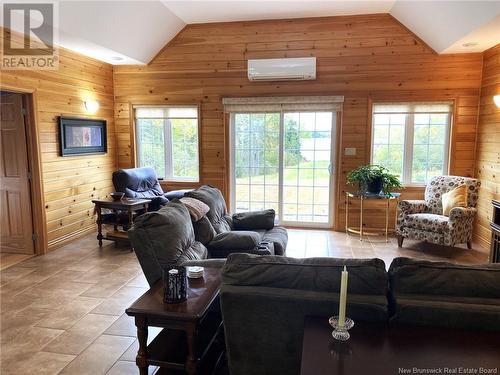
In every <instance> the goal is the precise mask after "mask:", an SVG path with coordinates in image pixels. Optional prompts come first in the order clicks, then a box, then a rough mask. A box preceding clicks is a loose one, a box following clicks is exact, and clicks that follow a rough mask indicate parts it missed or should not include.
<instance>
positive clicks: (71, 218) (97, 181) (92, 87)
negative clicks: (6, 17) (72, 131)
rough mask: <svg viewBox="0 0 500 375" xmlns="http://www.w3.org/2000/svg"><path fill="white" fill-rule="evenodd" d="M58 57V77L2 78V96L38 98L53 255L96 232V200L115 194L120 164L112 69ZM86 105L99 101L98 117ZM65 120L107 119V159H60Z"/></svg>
mask: <svg viewBox="0 0 500 375" xmlns="http://www.w3.org/2000/svg"><path fill="white" fill-rule="evenodd" d="M2 35H3V34H2ZM2 43H3V39H2ZM59 57H60V63H59V69H58V70H56V71H29V70H11V71H8V70H2V72H1V76H0V87H1V88H2V90H4V89H6V90H9V89H10V90H13V91H20V92H33V93H34V95H35V100H36V103H35V107H36V114H35V117H36V121H37V125H38V130H39V134H38V136H39V141H40V146H41V147H40V149H41V164H42V179H43V190H44V198H45V215H46V225H47V239H48V249H49V250H51V249H53V248H55V247H57V246H59V245H60V244H62V243H64V242H66V241H68V240H71V239H73V238H76V237H77V236H79V235H81V234H83V233H85V232H88V231H89V230H92V229H93V228H95V217H94V214H93V204H92V203H91V200H92V199H95V198H102V197H105V196H106V195H107V194H108V193H109V192H111V191H113V185H112V182H111V173H112V171H113V170H114V169H115V167H116V160H117V153H116V141H115V139H116V137H115V125H114V123H115V120H114V98H113V68H112V66H111V65H109V64H106V63H103V62H99V61H97V60H94V59H90V58H88V57H84V56H81V55H78V54H76V53H72V52H69V51H67V50H63V49H60V51H59ZM85 100H97V101H98V102H99V104H100V108H99V111H98V112H97V113H96V114H93V115H88V114H87V113H85V109H84V105H83V102H84V101H85ZM61 114H64V115H67V116H74V117H89V118H98V119H105V120H106V121H107V124H108V128H107V131H108V152H107V154H105V155H89V156H69V157H61V156H59V138H58V126H59V125H58V123H57V116H59V115H61Z"/></svg>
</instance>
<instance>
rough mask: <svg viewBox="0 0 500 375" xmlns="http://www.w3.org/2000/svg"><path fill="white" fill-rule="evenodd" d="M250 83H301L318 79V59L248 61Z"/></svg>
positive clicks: (298, 58)
mask: <svg viewBox="0 0 500 375" xmlns="http://www.w3.org/2000/svg"><path fill="white" fill-rule="evenodd" d="M248 79H249V80H250V81H301V80H312V79H316V57H297V58H286V59H258V60H248Z"/></svg>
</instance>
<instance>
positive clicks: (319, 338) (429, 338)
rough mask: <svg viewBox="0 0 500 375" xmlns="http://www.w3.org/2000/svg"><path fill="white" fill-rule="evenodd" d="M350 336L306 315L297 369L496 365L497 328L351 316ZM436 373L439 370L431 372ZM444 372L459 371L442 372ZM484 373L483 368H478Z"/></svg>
mask: <svg viewBox="0 0 500 375" xmlns="http://www.w3.org/2000/svg"><path fill="white" fill-rule="evenodd" d="M349 332H350V334H351V338H350V339H349V340H348V341H346V342H339V341H336V340H334V339H333V337H332V327H331V326H330V325H329V324H328V318H327V317H321V318H320V317H306V319H305V324H304V338H303V344H302V363H301V370H300V374H301V375H353V374H384V375H398V374H414V373H415V372H413V369H414V368H417V369H438V371H439V369H441V373H443V374H445V373H446V372H444V369H445V368H448V369H459V368H462V369H470V368H475V369H477V370H478V372H462V373H463V374H465V373H467V374H479V368H483V369H496V372H490V373H494V374H497V373H498V371H499V370H500V361H499V355H498V353H500V341H499V340H498V339H499V335H498V333H490V332H478V331H465V330H454V329H447V328H433V327H419V326H409V325H395V326H388V325H387V324H386V323H367V322H355V325H354V327H353V328H352V329H351V330H350V331H349ZM435 373H436V374H437V373H439V372H435ZM448 373H449V374H452V373H457V374H459V372H458V371H457V372H448ZM483 373H484V374H487V373H488V372H483Z"/></svg>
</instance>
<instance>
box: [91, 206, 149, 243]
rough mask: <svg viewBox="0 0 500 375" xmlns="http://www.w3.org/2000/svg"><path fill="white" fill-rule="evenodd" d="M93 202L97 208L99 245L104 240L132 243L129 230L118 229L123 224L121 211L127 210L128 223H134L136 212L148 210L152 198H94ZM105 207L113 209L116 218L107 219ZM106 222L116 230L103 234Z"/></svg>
mask: <svg viewBox="0 0 500 375" xmlns="http://www.w3.org/2000/svg"><path fill="white" fill-rule="evenodd" d="M92 203H94V204H95V210H96V212H97V240H98V241H99V247H101V246H102V240H110V241H115V242H125V243H127V244H130V241H129V239H128V236H127V232H126V231H124V230H119V229H118V228H119V226H120V225H122V226H123V224H122V223H119V222H118V217H119V213H120V212H126V213H127V216H128V224H127V225H132V222H133V219H134V213H136V212H137V211H140V210H143V211H147V210H148V206H149V204H150V203H151V200H150V199H131V198H123V199H121V200H119V201H115V200H111V199H96V200H93V201H92ZM103 209H108V210H111V211H113V214H114V215H113V216H114V219H106V218H105V216H104V215H103V213H102V210H103ZM105 224H109V225H113V228H114V230H113V231H107V232H106V233H104V234H103V232H102V226H103V225H105Z"/></svg>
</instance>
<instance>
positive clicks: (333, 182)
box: [224, 107, 343, 230]
mask: <svg viewBox="0 0 500 375" xmlns="http://www.w3.org/2000/svg"><path fill="white" fill-rule="evenodd" d="M284 112H285V111H280V133H281V132H282V131H283V124H282V122H283V119H282V117H283V116H281V113H284ZM306 112H309V111H306ZM235 113H242V112H224V129H225V131H226V136H225V140H226V145H227V146H226V150H225V151H226V155H227V158H226V169H227V172H228V173H226V178H225V183H226V186H227V189H228V190H229V191H228V193H227V194H226V196H225V199H226V202H227V206H228V209H229V212H233V209H234V207H232V206H233V202H234V199H235V196H234V195H235V193H236V192H235V191H234V190H235V189H234V185H235V177H234V173H233V167H234V165H235V160H234V157H235V152H234V145H235V139H234V129H233V122H234V121H233V118H234V114H235ZM252 113H253V112H252ZM258 113H261V112H258ZM332 113H333V116H335V117H334V118H332V132H331V134H332V143H331V150H330V152H331V156H330V157H331V166H332V168H333V172H332V173H330V204H329V209H328V210H329V214H330V222H329V223H326V224H322V223H311V224H308V223H297V224H296V225H294V224H290V223H286V222H285V223H284V224H283V225H284V226H286V227H287V228H297V229H318V230H338V229H337V225H338V222H339V221H338V218H337V216H338V215H337V214H338V204H337V203H338V201H339V199H340V198H339V197H338V193H339V190H340V189H339V188H338V184H339V178H340V163H339V161H340V156H341V152H340V144H341V140H340V135H341V128H342V114H343V107H341V108H340V109H339V110H337V111H332ZM333 125H334V126H333ZM281 143H282V137H280V150H281V149H282V144H281ZM281 159H282V155H280V167H281V161H282V160H281ZM280 184H281V179H280ZM280 200H282V196H281V194H280ZM280 206H282V202H280Z"/></svg>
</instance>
